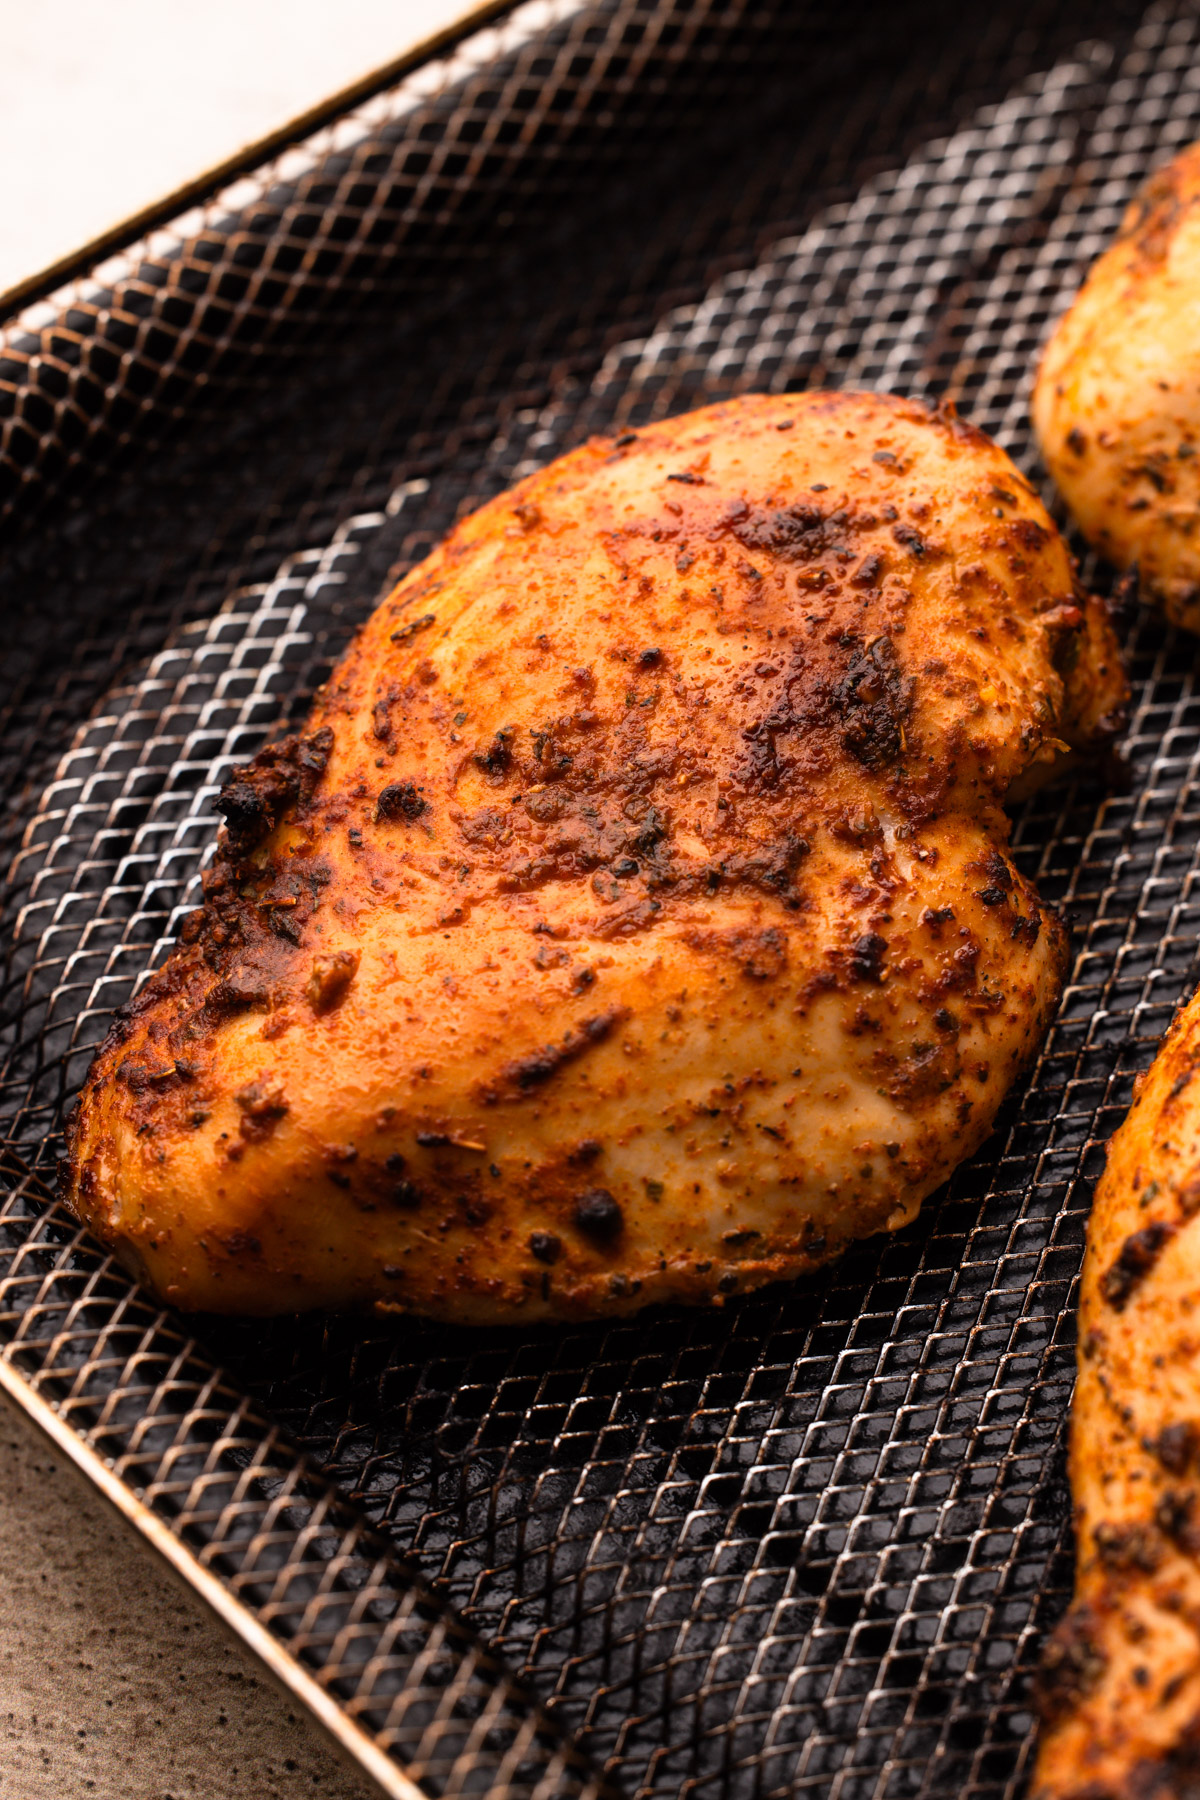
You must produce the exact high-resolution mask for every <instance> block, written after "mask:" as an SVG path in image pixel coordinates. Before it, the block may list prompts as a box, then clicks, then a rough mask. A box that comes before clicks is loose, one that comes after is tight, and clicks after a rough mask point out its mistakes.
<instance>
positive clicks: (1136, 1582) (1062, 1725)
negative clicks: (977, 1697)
mask: <svg viewBox="0 0 1200 1800" xmlns="http://www.w3.org/2000/svg"><path fill="white" fill-rule="evenodd" d="M1138 1090H1139V1091H1137V1093H1136V1098H1135V1100H1134V1103H1133V1106H1132V1107H1131V1109H1130V1112H1129V1115H1128V1117H1127V1118H1126V1119H1125V1121H1124V1123H1123V1124H1122V1125H1121V1127H1120V1128H1119V1130H1118V1131H1117V1133H1116V1135H1115V1136H1114V1138H1113V1140H1112V1143H1111V1145H1110V1148H1109V1153H1108V1163H1107V1167H1106V1169H1105V1172H1104V1174H1103V1176H1102V1178H1101V1180H1100V1183H1099V1185H1098V1187H1097V1190H1096V1197H1095V1201H1094V1203H1093V1206H1092V1213H1091V1219H1090V1223H1089V1225H1088V1240H1087V1251H1086V1255H1085V1258H1084V1267H1083V1283H1082V1292H1081V1296H1080V1305H1079V1339H1078V1353H1077V1355H1078V1381H1077V1385H1076V1391H1075V1400H1074V1406H1073V1410H1072V1417H1071V1448H1070V1474H1071V1491H1072V1494H1073V1497H1074V1504H1075V1537H1076V1546H1077V1561H1076V1580H1075V1598H1074V1601H1073V1603H1072V1605H1071V1607H1070V1609H1069V1611H1068V1612H1067V1614H1066V1617H1065V1618H1064V1619H1063V1621H1062V1623H1061V1624H1060V1625H1059V1626H1058V1628H1057V1630H1056V1631H1055V1632H1054V1633H1053V1635H1052V1636H1051V1638H1050V1640H1049V1642H1048V1644H1047V1647H1046V1650H1045V1652H1044V1655H1043V1659H1042V1669H1041V1674H1040V1677H1039V1696H1038V1697H1039V1707H1040V1711H1041V1714H1042V1719H1043V1728H1042V1736H1041V1743H1040V1748H1039V1754H1038V1761H1037V1768H1036V1773H1035V1776H1034V1781H1033V1793H1034V1795H1035V1796H1040V1797H1043V1800H1051V1797H1053V1800H1060V1797H1061V1800H1066V1797H1067V1796H1070V1797H1071V1800H1148V1797H1155V1800H1183V1797H1184V1796H1186V1795H1190V1794H1192V1793H1194V1792H1196V1791H1197V1784H1198V1783H1200V995H1198V996H1197V997H1196V998H1195V999H1193V1000H1192V1001H1191V1003H1190V1004H1189V1005H1188V1006H1187V1007H1186V1008H1185V1009H1184V1011H1183V1012H1182V1013H1180V1014H1179V1015H1178V1016H1177V1018H1176V1021H1175V1023H1174V1025H1173V1026H1172V1027H1171V1029H1170V1031H1169V1032H1168V1034H1167V1037H1166V1039H1165V1040H1164V1043H1163V1047H1162V1049H1161V1050H1160V1051H1159V1054H1158V1056H1157V1058H1156V1060H1155V1062H1154V1064H1153V1066H1152V1067H1151V1069H1150V1070H1149V1072H1148V1073H1147V1074H1146V1075H1145V1076H1143V1077H1141V1078H1140V1079H1139V1083H1138Z"/></svg>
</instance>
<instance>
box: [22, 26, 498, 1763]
mask: <svg viewBox="0 0 1200 1800" xmlns="http://www.w3.org/2000/svg"><path fill="white" fill-rule="evenodd" d="M469 10H470V6H469V3H468V0H0V45H2V46H3V49H2V52H0V169H2V170H3V171H4V199H3V207H2V209H0V291H3V290H4V289H6V288H10V287H12V286H13V285H14V283H16V282H18V281H21V280H23V279H24V278H25V277H26V276H29V275H34V274H36V273H37V272H38V270H39V269H43V268H45V267H46V266H47V265H48V264H50V263H53V262H57V261H58V259H59V258H60V257H63V256H66V255H68V254H69V253H70V252H71V251H72V250H75V249H77V248H78V247H79V246H80V245H81V244H83V243H86V242H87V241H88V240H89V239H90V238H94V237H96V236H98V234H99V233H100V232H102V231H105V230H107V229H108V227H109V226H111V225H115V224H117V223H119V221H120V220H122V219H124V218H127V217H128V216H129V214H130V213H134V212H137V211H139V210H140V209H141V208H142V207H143V206H147V205H149V204H150V202H151V201H154V200H157V199H159V198H161V197H162V196H163V195H164V194H167V193H169V192H171V190H172V189H174V188H176V187H178V186H179V185H180V184H181V183H182V182H184V181H187V180H188V179H189V178H190V177H191V176H193V175H198V174H201V173H202V172H203V171H204V170H205V169H208V168H211V167H212V166H213V164H214V163H219V162H223V161H224V159H225V158H226V157H228V156H232V155H233V154H234V152H235V151H237V150H239V149H241V147H242V146H243V145H244V144H247V143H252V142H253V141H254V140H255V139H256V138H260V137H262V136H263V135H264V134H265V133H266V132H268V131H271V130H273V129H275V127H277V126H280V125H284V124H286V123H287V121H288V120H289V119H292V118H294V117H295V116H296V114H297V113H301V112H304V111H306V110H307V109H308V108H309V107H310V106H315V105H316V103H317V102H318V101H319V100H323V99H324V98H325V97H326V96H327V95H329V94H332V93H335V92H336V91H337V90H338V89H339V88H342V87H345V86H346V85H347V84H348V83H349V82H351V81H355V80H357V78H358V77H359V76H360V75H365V74H367V73H369V71H370V70H371V69H374V68H377V67H378V66H379V65H380V64H381V63H386V62H390V61H391V59H392V58H393V57H395V56H399V55H400V54H401V53H402V52H403V51H404V50H407V49H408V48H409V47H410V46H411V45H412V44H413V43H415V42H416V41H417V40H418V39H420V38H424V37H427V36H428V35H429V34H430V33H431V32H434V31H437V30H439V29H440V28H441V27H442V26H444V25H448V24H450V23H451V22H452V20H454V19H455V18H457V17H459V16H460V15H461V14H462V13H464V12H467V11H469ZM3 1791H4V1790H3V1788H0V1794H3Z"/></svg>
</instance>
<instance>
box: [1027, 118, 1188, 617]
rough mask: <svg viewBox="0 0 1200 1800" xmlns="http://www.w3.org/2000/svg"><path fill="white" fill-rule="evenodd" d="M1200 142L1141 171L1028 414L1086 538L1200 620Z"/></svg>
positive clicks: (1059, 333)
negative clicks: (1148, 172) (1143, 175)
mask: <svg viewBox="0 0 1200 1800" xmlns="http://www.w3.org/2000/svg"><path fill="white" fill-rule="evenodd" d="M1198 203H1200V144H1193V145H1192V146H1190V148H1188V149H1186V150H1184V151H1182V152H1181V153H1180V154H1179V155H1178V156H1177V157H1175V159H1174V160H1173V161H1172V162H1171V163H1169V164H1168V165H1167V166H1166V168H1164V169H1160V170H1158V171H1157V172H1156V173H1155V174H1153V175H1152V176H1151V177H1150V179H1149V180H1148V181H1147V182H1146V184H1145V185H1144V187H1143V188H1142V189H1141V191H1140V193H1139V194H1138V195H1137V197H1136V198H1135V199H1134V201H1133V202H1132V204H1131V205H1130V207H1129V209H1128V211H1127V212H1126V215H1125V219H1124V221H1123V223H1122V226H1121V230H1120V232H1119V234H1118V236H1117V238H1116V240H1115V241H1114V243H1113V244H1112V245H1111V246H1110V247H1109V248H1108V249H1107V250H1106V251H1105V252H1104V253H1103V254H1102V255H1101V256H1099V257H1098V258H1097V259H1096V261H1095V263H1094V264H1093V265H1092V269H1091V272H1090V274H1089V275H1088V277H1087V280H1086V281H1085V283H1084V285H1083V288H1082V289H1081V291H1080V293H1079V295H1078V296H1077V298H1076V300H1075V302H1074V304H1073V305H1072V306H1071V308H1070V310H1069V312H1067V314H1066V315H1065V317H1064V318H1063V319H1062V320H1060V322H1059V324H1058V325H1057V327H1056V328H1055V331H1054V333H1053V335H1052V337H1051V338H1050V341H1049V343H1048V344H1047V346H1046V350H1045V353H1044V355H1043V357H1042V361H1041V367H1040V369H1039V372H1038V377H1037V382H1036V385H1035V387H1034V394H1033V418H1034V424H1035V426H1036V429H1037V435H1038V439H1039V441H1040V443H1041V447H1042V453H1043V455H1044V457H1045V460H1046V464H1047V467H1048V468H1049V470H1050V473H1051V474H1052V475H1053V477H1054V479H1055V481H1056V482H1057V484H1058V486H1059V488H1060V489H1061V490H1062V493H1063V496H1064V498H1065V499H1066V502H1067V504H1068V506H1069V507H1070V509H1071V512H1072V513H1073V514H1074V516H1075V519H1076V520H1077V522H1078V524H1079V526H1080V529H1081V530H1082V531H1083V533H1084V535H1085V537H1087V539H1088V541H1089V542H1090V543H1092V544H1093V545H1095V547H1096V548H1097V549H1098V550H1100V551H1101V552H1102V553H1103V554H1104V555H1105V556H1106V557H1107V558H1108V560H1109V561H1110V562H1112V563H1114V564H1115V565H1116V567H1117V568H1118V569H1122V570H1134V569H1136V571H1137V576H1138V580H1139V585H1140V588H1141V591H1142V592H1143V593H1144V594H1145V595H1146V596H1147V597H1148V598H1151V599H1154V600H1156V601H1157V602H1158V603H1159V604H1160V605H1161V606H1162V607H1163V609H1164V610H1165V612H1166V614H1167V616H1168V617H1169V618H1170V619H1172V620H1174V621H1175V622H1176V623H1177V624H1180V625H1183V626H1185V627H1186V628H1187V629H1188V630H1189V631H1200V204H1198Z"/></svg>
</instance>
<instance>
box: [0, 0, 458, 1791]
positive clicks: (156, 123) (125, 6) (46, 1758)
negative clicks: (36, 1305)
mask: <svg viewBox="0 0 1200 1800" xmlns="http://www.w3.org/2000/svg"><path fill="white" fill-rule="evenodd" d="M467 10H468V6H467V3H466V0H0V45H2V46H3V52H2V54H0V169H3V171H4V197H3V206H2V208H0V290H2V289H4V288H7V287H11V286H12V285H13V284H14V283H15V282H17V281H20V280H22V279H24V278H25V277H26V276H29V275H34V274H36V273H37V272H38V270H40V269H42V268H45V267H46V265H47V264H49V263H52V262H55V261H57V260H58V258H60V257H62V256H65V255H68V254H69V253H70V252H71V251H72V250H75V249H77V248H78V247H79V246H80V245H81V244H83V243H84V242H86V241H87V240H88V239H89V238H92V237H95V236H96V235H97V234H98V233H99V232H101V231H104V230H105V229H107V227H109V226H110V225H114V224H117V223H118V222H119V221H120V220H121V219H123V218H125V217H127V216H128V215H129V214H130V213H132V212H136V211H137V210H139V209H140V208H141V207H143V206H145V205H147V204H149V203H150V202H152V201H154V200H156V199H158V198H159V197H160V196H162V195H163V194H165V193H168V192H169V191H170V190H171V189H172V188H175V187H177V186H178V185H179V184H180V183H181V182H183V181H186V180H187V179H188V178H189V177H191V176H193V175H196V174H199V173H201V172H202V171H203V170H204V169H206V168H209V167H211V166H212V165H213V164H214V163H217V162H221V161H222V160H224V158H225V157H227V156H231V155H232V154H233V153H234V152H235V151H236V150H238V149H240V148H241V146H242V145H243V144H245V143H248V142H252V141H253V140H254V139H255V138H259V137H261V136H263V135H264V133H266V132H268V131H271V130H273V129H274V128H275V127H277V126H279V125H283V124H286V123H287V121H288V120H289V119H291V118H293V117H295V115H296V114H297V113H300V112H303V111H305V110H306V109H307V108H308V107H310V106H313V105H315V104H316V103H317V102H318V101H320V100H322V99H324V98H325V97H326V96H327V95H328V94H331V93H333V92H335V91H336V90H337V89H338V88H341V87H344V86H345V85H346V84H347V83H348V82H351V81H354V80H355V79H356V78H357V77H358V76H360V75H364V74H366V73H368V71H369V70H371V69H372V68H376V67H378V66H379V65H380V64H381V63H385V62H388V61H390V60H391V59H392V58H393V57H395V56H398V55H400V54H401V53H402V52H403V51H404V50H406V49H408V48H409V47H410V46H411V45H412V44H413V43H414V42H415V41H417V40H418V39H420V38H423V37H425V36H427V35H428V34H429V33H430V32H433V31H435V30H437V29H439V28H440V27H441V26H443V25H446V24H449V23H450V22H451V21H452V20H453V19H454V18H456V17H458V16H459V15H460V14H461V13H463V12H465V11H467ZM375 1792H376V1790H375V1788H374V1785H373V1784H372V1783H370V1782H368V1781H367V1779H366V1777H365V1776H362V1775H360V1774H358V1773H357V1771H355V1770H352V1769H350V1768H349V1767H348V1766H347V1765H346V1764H345V1763H344V1762H343V1761H342V1759H341V1757H340V1755H339V1754H338V1753H337V1752H335V1751H334V1750H333V1749H332V1747H330V1746H329V1745H328V1744H327V1743H326V1740H325V1739H324V1737H323V1736H322V1735H321V1734H320V1733H319V1731H318V1729H317V1727H316V1726H314V1725H312V1724H311V1723H310V1722H309V1720H308V1719H307V1717H306V1716H305V1715H303V1714H302V1713H301V1712H300V1711H299V1709H298V1708H297V1706H296V1703H295V1702H294V1701H291V1700H289V1699H288V1698H287V1697H285V1696H282V1695H280V1694H279V1693H277V1692H276V1691H275V1689H274V1688H273V1687H272V1686H271V1685H270V1684H269V1683H268V1682H267V1680H266V1679H265V1678H264V1676H263V1675H262V1672H261V1670H260V1668H259V1666H258V1664H257V1663H255V1662H254V1661H253V1659H252V1658H251V1657H250V1656H249V1655H248V1654H246V1653H244V1652H242V1651H241V1650H240V1649H239V1648H238V1647H237V1646H236V1645H234V1644H232V1643H231V1642H230V1641H229V1640H228V1639H227V1638H226V1637H225V1635H224V1633H223V1631H222V1630H221V1628H220V1627H219V1626H218V1625H217V1624H216V1623H215V1621H214V1620H213V1619H212V1618H211V1616H210V1615H209V1614H208V1613H207V1611H206V1610H205V1609H204V1608H203V1607H202V1606H201V1605H200V1603H199V1602H197V1601H195V1600H193V1599H192V1598H191V1597H190V1595H188V1594H187V1593H186V1592H185V1591H184V1590H182V1589H181V1588H180V1587H178V1586H177V1585H176V1583H175V1581H174V1580H173V1578H172V1577H171V1576H169V1575H168V1574H167V1573H166V1572H165V1571H164V1570H163V1569H162V1568H161V1566H160V1565H159V1563H158V1562H157V1560H156V1559H155V1558H154V1557H153V1555H152V1554H151V1552H150V1551H149V1550H148V1549H146V1548H145V1547H144V1546H143V1545H142V1544H141V1543H140V1541H139V1540H138V1539H137V1538H136V1537H135V1536H134V1534H133V1533H132V1532H131V1531H130V1529H129V1528H128V1527H127V1526H126V1525H124V1524H123V1523H122V1522H121V1521H120V1520H118V1519H116V1518H115V1517H113V1516H112V1515H110V1514H109V1512H108V1511H107V1509H106V1507H105V1506H104V1503H103V1502H102V1501H101V1500H99V1499H98V1498H97V1497H96V1496H94V1495H93V1494H92V1493H91V1491H90V1490H89V1488H88V1487H87V1485H86V1484H85V1483H84V1481H83V1480H82V1478H81V1477H80V1476H78V1475H77V1474H76V1473H75V1471H74V1470H73V1469H71V1468H69V1467H68V1466H67V1465H66V1464H64V1463H63V1462H62V1461H61V1459H59V1458H58V1457H56V1456H55V1455H54V1454H53V1453H52V1452H50V1451H49V1450H47V1449H46V1448H44V1447H43V1445H42V1442H41V1440H40V1439H39V1438H38V1437H37V1435H36V1433H35V1432H34V1430H33V1428H32V1427H31V1426H29V1425H27V1424H26V1423H25V1422H24V1420H23V1419H22V1418H20V1417H19V1416H17V1415H16V1414H15V1413H14V1412H13V1411H12V1410H11V1409H10V1408H9V1407H8V1405H7V1403H6V1402H0V1800H75V1797H76V1796H79V1797H80V1800H82V1797H83V1796H92V1797H93V1800H191V1797H192V1796H195V1797H196V1800H300V1797H301V1796H306V1797H308V1800H369V1796H371V1795H374V1794H375Z"/></svg>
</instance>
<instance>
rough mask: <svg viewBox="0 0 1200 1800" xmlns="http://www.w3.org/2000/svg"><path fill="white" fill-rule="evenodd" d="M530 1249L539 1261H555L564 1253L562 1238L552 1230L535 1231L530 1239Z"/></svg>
mask: <svg viewBox="0 0 1200 1800" xmlns="http://www.w3.org/2000/svg"><path fill="white" fill-rule="evenodd" d="M529 1250H530V1254H531V1255H532V1256H536V1257H537V1259H538V1261H539V1262H544V1263H554V1262H557V1261H558V1259H559V1256H560V1254H561V1253H562V1239H561V1238H557V1237H555V1235H554V1233H553V1232H552V1231H535V1232H534V1233H533V1234H532V1236H531V1237H530V1239H529Z"/></svg>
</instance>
